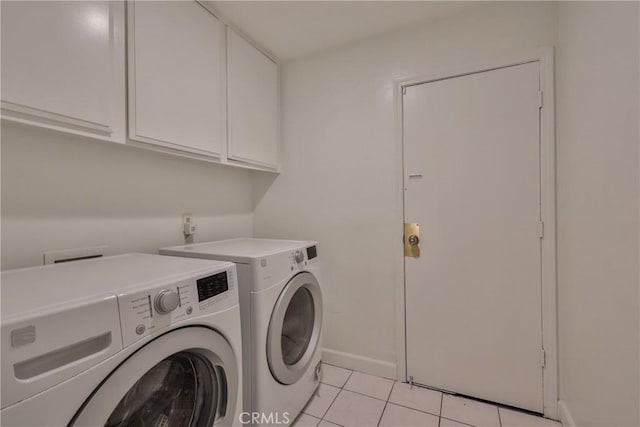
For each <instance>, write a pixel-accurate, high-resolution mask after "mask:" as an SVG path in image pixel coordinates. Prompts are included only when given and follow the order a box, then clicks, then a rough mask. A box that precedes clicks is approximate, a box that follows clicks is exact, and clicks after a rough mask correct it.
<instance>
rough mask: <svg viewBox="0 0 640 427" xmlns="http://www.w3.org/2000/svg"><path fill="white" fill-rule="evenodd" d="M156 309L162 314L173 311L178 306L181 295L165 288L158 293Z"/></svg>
mask: <svg viewBox="0 0 640 427" xmlns="http://www.w3.org/2000/svg"><path fill="white" fill-rule="evenodd" d="M155 303H156V304H155V305H156V311H157V312H158V313H160V314H166V313H171V312H172V311H173V310H175V309H176V307H178V305H179V303H180V297H179V296H178V294H177V293H175V292H174V291H171V290H169V289H164V290H162V291H160V292H159V293H158V295H157V296H156V300H155Z"/></svg>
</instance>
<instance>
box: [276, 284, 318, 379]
mask: <svg viewBox="0 0 640 427" xmlns="http://www.w3.org/2000/svg"><path fill="white" fill-rule="evenodd" d="M314 318H315V308H314V306H313V296H312V295H311V292H309V290H308V289H307V288H299V289H298V290H297V291H296V292H295V294H293V297H292V298H291V301H290V302H289V307H287V311H286V312H285V314H284V320H283V322H282V333H281V336H282V342H281V343H280V345H281V347H282V358H283V359H284V363H286V364H287V365H289V366H291V365H295V364H296V363H298V361H299V360H300V359H301V358H302V356H303V355H304V353H305V351H306V350H307V347H309V342H310V341H311V334H312V333H313V322H314Z"/></svg>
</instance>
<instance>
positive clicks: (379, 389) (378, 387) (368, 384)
mask: <svg viewBox="0 0 640 427" xmlns="http://www.w3.org/2000/svg"><path fill="white" fill-rule="evenodd" d="M391 387H393V381H392V380H388V379H386V378H380V377H376V376H373V375H369V374H363V373H362V372H354V373H353V374H351V378H349V381H347V383H346V384H345V385H344V388H345V390H350V391H355V392H358V393H362V394H366V395H367V396H371V397H375V398H376V399H381V400H387V399H388V398H389V392H391Z"/></svg>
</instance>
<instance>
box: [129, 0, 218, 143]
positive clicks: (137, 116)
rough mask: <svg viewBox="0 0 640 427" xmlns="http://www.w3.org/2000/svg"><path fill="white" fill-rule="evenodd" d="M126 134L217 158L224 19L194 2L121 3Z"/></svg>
mask: <svg viewBox="0 0 640 427" xmlns="http://www.w3.org/2000/svg"><path fill="white" fill-rule="evenodd" d="M128 30H129V31H128V37H129V39H128V46H129V64H128V66H129V138H130V139H131V140H135V141H142V142H146V143H151V144H156V145H160V146H163V147H169V148H173V149H178V150H181V151H189V152H195V153H198V154H204V155H208V156H211V155H213V156H220V154H221V148H222V141H224V140H225V136H226V129H225V126H224V124H225V118H226V117H225V108H224V99H225V98H224V93H225V83H226V82H225V74H224V67H225V43H224V25H223V24H222V23H220V21H218V20H217V19H216V17H215V16H213V15H212V14H211V13H210V12H208V11H207V10H206V9H204V8H203V7H202V6H200V5H199V4H198V3H196V2H195V1H130V2H128Z"/></svg>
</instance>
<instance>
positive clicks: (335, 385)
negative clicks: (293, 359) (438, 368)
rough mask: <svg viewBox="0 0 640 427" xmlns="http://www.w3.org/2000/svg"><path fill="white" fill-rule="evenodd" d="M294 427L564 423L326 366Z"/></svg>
mask: <svg viewBox="0 0 640 427" xmlns="http://www.w3.org/2000/svg"><path fill="white" fill-rule="evenodd" d="M293 425H294V426H295V427H332V426H344V427H351V426H354V427H355V426H358V427H468V426H476V427H560V423H558V422H555V421H551V420H547V419H545V418H540V417H536V416H532V415H529V414H525V413H522V412H517V411H512V410H509V409H506V408H501V407H498V406H495V405H489V404H485V403H481V402H477V401H475V400H470V399H465V398H462V397H457V396H451V395H448V394H443V393H441V392H439V391H434V390H428V389H425V388H420V387H413V388H411V387H409V385H408V384H404V383H400V382H397V381H393V380H388V379H385V378H380V377H376V376H373V375H368V374H363V373H361V372H356V371H351V370H348V369H343V368H339V367H337V366H332V365H327V364H324V365H323V367H322V383H321V384H320V387H318V391H317V392H316V394H315V395H314V396H313V397H312V398H311V400H310V401H309V403H308V404H307V406H306V407H305V408H304V409H303V413H302V414H300V416H299V417H298V419H297V420H296V421H295V422H294V424H293Z"/></svg>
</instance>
